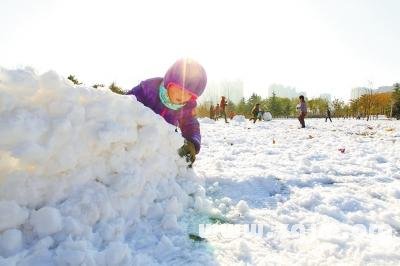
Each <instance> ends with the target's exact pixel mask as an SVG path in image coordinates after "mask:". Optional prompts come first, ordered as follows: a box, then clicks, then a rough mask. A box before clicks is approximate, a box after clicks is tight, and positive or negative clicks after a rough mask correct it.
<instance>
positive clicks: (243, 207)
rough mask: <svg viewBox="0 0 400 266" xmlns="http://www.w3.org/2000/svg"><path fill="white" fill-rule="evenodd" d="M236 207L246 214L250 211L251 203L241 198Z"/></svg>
mask: <svg viewBox="0 0 400 266" xmlns="http://www.w3.org/2000/svg"><path fill="white" fill-rule="evenodd" d="M236 208H237V209H238V211H239V213H240V214H245V213H247V212H248V211H249V205H247V202H246V201H244V200H240V201H239V202H238V204H237V205H236Z"/></svg>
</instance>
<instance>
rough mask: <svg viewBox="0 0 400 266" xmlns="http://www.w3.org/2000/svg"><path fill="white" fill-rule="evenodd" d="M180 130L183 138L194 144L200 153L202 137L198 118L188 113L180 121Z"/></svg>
mask: <svg viewBox="0 0 400 266" xmlns="http://www.w3.org/2000/svg"><path fill="white" fill-rule="evenodd" d="M179 128H180V129H181V131H182V136H183V137H184V138H185V139H186V140H187V141H190V142H191V143H193V145H194V147H195V149H196V153H199V151H200V145H201V135H200V124H199V122H198V121H197V118H196V117H195V116H194V115H193V114H191V113H187V114H186V115H184V116H183V117H182V118H181V119H180V120H179Z"/></svg>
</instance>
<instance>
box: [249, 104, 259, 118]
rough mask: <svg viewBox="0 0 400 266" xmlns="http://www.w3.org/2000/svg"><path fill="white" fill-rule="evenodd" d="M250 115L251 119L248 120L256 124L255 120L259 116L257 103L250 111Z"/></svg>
mask: <svg viewBox="0 0 400 266" xmlns="http://www.w3.org/2000/svg"><path fill="white" fill-rule="evenodd" d="M251 114H252V115H253V117H252V118H250V121H251V120H254V123H256V121H257V119H258V118H259V115H260V104H259V103H257V104H256V105H254V107H253V109H252V110H251Z"/></svg>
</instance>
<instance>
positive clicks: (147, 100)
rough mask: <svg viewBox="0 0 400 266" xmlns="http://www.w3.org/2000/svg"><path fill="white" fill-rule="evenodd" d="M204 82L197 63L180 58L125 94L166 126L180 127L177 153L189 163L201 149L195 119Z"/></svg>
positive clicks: (197, 125)
mask: <svg viewBox="0 0 400 266" xmlns="http://www.w3.org/2000/svg"><path fill="white" fill-rule="evenodd" d="M206 83H207V75H206V72H205V70H204V68H203V67H202V66H201V65H200V64H199V63H197V62H196V61H194V60H191V59H180V60H178V61H176V62H175V63H174V64H173V65H172V66H171V67H170V68H169V69H168V71H167V73H166V74H165V76H164V77H163V78H162V77H157V78H151V79H148V80H145V81H142V82H141V83H140V84H139V85H137V86H136V87H134V88H133V89H132V90H130V91H128V92H127V95H132V96H135V97H136V100H138V101H139V102H141V103H143V104H144V105H145V106H147V107H149V108H150V109H152V110H153V111H154V112H155V113H156V114H159V115H160V116H162V117H163V118H164V120H165V121H166V122H168V123H169V124H171V125H175V126H179V128H180V129H181V132H182V136H183V137H184V138H185V140H186V141H185V144H184V145H183V146H182V147H181V148H180V150H179V154H180V155H181V156H182V157H183V156H186V157H187V158H188V159H189V160H190V161H191V163H193V162H194V161H195V158H196V154H197V153H199V151H200V146H201V135H200V125H199V122H198V121H197V118H196V116H195V108H196V105H197V103H196V99H197V98H198V97H199V96H200V95H201V94H202V93H203V91H204V89H205V87H206Z"/></svg>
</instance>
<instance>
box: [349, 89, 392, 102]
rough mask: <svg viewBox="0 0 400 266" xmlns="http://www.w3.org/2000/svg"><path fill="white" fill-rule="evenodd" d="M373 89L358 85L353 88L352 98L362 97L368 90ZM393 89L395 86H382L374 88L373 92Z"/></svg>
mask: <svg viewBox="0 0 400 266" xmlns="http://www.w3.org/2000/svg"><path fill="white" fill-rule="evenodd" d="M370 91H371V89H369V88H367V87H356V88H353V89H351V99H352V100H354V99H357V98H360V97H361V96H363V95H364V94H367V93H368V92H370ZM391 91H393V86H381V87H378V88H377V89H375V90H374V89H372V93H384V92H391Z"/></svg>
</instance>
